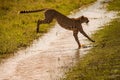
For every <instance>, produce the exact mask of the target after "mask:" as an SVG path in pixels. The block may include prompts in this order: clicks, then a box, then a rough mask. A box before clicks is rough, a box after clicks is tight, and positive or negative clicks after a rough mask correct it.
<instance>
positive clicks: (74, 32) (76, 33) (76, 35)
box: [73, 30, 81, 49]
mask: <svg viewBox="0 0 120 80" xmlns="http://www.w3.org/2000/svg"><path fill="white" fill-rule="evenodd" d="M73 36H74V38H75V40H76V42H77V44H78V49H80V48H81V44H80V42H79V40H78V30H75V31H73Z"/></svg>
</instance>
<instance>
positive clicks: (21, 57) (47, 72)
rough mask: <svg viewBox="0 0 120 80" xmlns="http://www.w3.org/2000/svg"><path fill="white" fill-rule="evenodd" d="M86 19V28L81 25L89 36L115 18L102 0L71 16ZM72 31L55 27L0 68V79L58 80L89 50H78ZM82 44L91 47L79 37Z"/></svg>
mask: <svg viewBox="0 0 120 80" xmlns="http://www.w3.org/2000/svg"><path fill="white" fill-rule="evenodd" d="M81 15H84V16H87V17H88V18H89V19H90V22H89V25H86V24H83V28H84V30H85V32H86V33H87V34H88V35H91V34H93V33H94V32H95V31H96V30H98V29H100V28H101V26H102V25H104V24H106V23H108V22H109V21H110V20H111V19H112V18H114V16H115V13H113V12H107V11H106V10H105V8H104V5H103V4H101V0H98V1H97V2H96V3H94V4H92V5H90V6H88V7H87V8H84V9H80V10H79V11H78V12H77V13H75V14H72V15H70V17H79V16H81ZM72 35H73V34H72V32H71V31H68V30H65V29H63V28H61V27H60V26H59V25H58V24H56V25H55V27H54V28H53V29H52V30H51V31H50V32H48V33H47V34H45V35H44V36H43V37H42V38H40V39H39V40H36V41H34V42H33V44H32V45H31V46H30V47H28V48H27V49H25V50H21V51H18V52H17V53H15V54H16V55H14V56H13V57H11V58H9V59H7V60H6V61H5V62H4V63H3V64H1V65H0V80H59V79H60V78H61V77H63V75H64V72H65V71H66V70H67V69H68V68H69V67H71V66H73V65H74V64H75V63H76V62H77V61H78V59H80V58H81V57H82V56H83V55H84V54H86V53H87V51H89V48H90V47H87V48H81V49H79V50H78V49H77V43H76V42H75V40H74V38H73V36H72ZM79 40H80V42H81V44H84V45H85V46H92V44H90V41H88V40H87V39H86V38H85V37H84V36H83V35H81V34H79Z"/></svg>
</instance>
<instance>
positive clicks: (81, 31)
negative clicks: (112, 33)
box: [80, 30, 95, 42]
mask: <svg viewBox="0 0 120 80" xmlns="http://www.w3.org/2000/svg"><path fill="white" fill-rule="evenodd" d="M80 33H82V34H83V35H84V36H85V37H87V38H88V39H89V40H90V41H91V42H95V41H94V40H92V39H91V38H90V37H89V36H88V35H87V34H86V33H85V32H84V31H83V30H80Z"/></svg>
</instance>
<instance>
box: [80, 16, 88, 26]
mask: <svg viewBox="0 0 120 80" xmlns="http://www.w3.org/2000/svg"><path fill="white" fill-rule="evenodd" d="M79 21H80V22H81V23H86V24H88V22H89V19H88V18H87V17H85V16H81V17H79Z"/></svg>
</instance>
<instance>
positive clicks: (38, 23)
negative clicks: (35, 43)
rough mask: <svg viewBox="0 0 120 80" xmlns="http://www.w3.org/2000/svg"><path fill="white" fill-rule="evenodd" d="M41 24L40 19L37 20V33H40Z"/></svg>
mask: <svg viewBox="0 0 120 80" xmlns="http://www.w3.org/2000/svg"><path fill="white" fill-rule="evenodd" d="M39 25H40V20H38V21H37V28H36V32H37V33H39Z"/></svg>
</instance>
